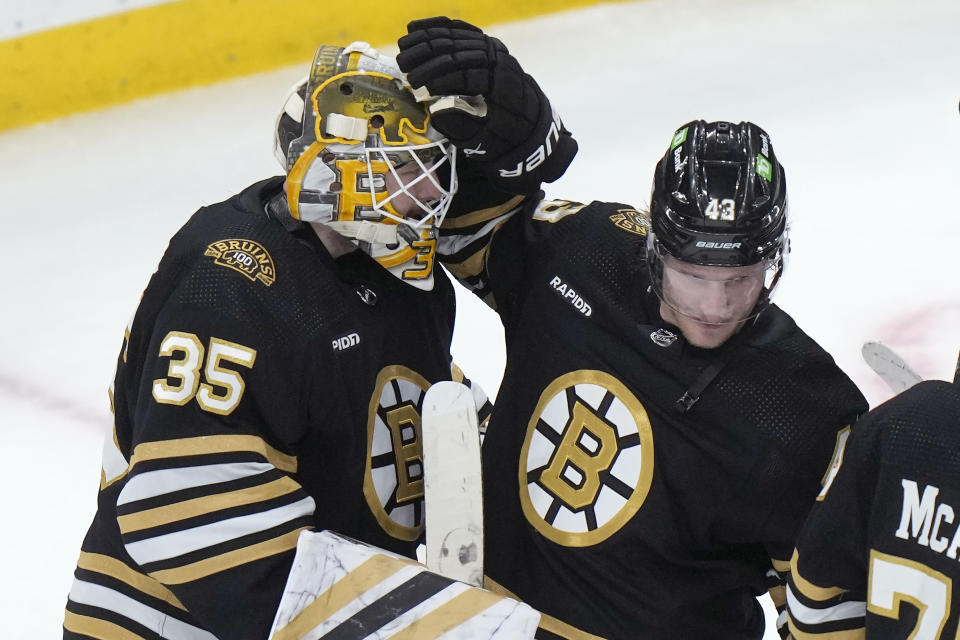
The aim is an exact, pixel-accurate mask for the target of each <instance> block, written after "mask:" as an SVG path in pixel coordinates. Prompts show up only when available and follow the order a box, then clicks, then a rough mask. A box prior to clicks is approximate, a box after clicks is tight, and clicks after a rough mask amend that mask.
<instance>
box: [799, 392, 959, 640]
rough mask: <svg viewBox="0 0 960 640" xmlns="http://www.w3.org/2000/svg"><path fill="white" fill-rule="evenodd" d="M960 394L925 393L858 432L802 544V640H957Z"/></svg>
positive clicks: (868, 420)
mask: <svg viewBox="0 0 960 640" xmlns="http://www.w3.org/2000/svg"><path fill="white" fill-rule="evenodd" d="M958 554H960V387H958V386H957V385H952V384H949V383H946V382H940V381H930V382H922V383H920V384H917V385H916V386H914V387H912V388H910V389H909V390H907V391H905V392H904V393H902V394H900V395H899V396H897V397H895V398H893V399H892V400H890V401H888V402H886V403H885V404H882V405H880V406H879V407H877V408H876V409H874V410H873V411H872V412H871V413H870V414H868V415H867V416H866V417H864V418H863V419H862V420H861V421H860V422H859V423H858V424H857V426H856V428H855V429H854V431H853V435H852V436H851V437H850V439H849V442H848V443H847V445H846V448H845V453H844V455H843V458H842V465H841V466H840V467H839V471H838V472H837V473H836V474H835V479H834V480H833V482H832V483H831V484H830V485H829V486H828V488H827V490H825V491H824V495H822V496H820V500H819V501H818V503H817V505H816V506H815V507H814V509H813V511H812V512H811V514H810V518H809V520H808V521H807V524H806V525H805V526H804V529H803V534H802V535H801V536H800V539H799V541H798V542H797V551H796V555H795V556H794V558H793V564H794V567H795V569H794V573H793V575H792V580H791V584H790V592H789V596H788V605H789V611H790V626H791V629H792V630H793V631H794V634H795V635H796V636H797V637H798V638H845V639H847V638H849V639H854V638H863V637H864V636H866V638H867V639H868V640H907V639H908V638H910V639H912V640H921V639H928V640H937V639H949V640H953V639H954V638H956V637H958V636H957V634H958V619H960V560H958Z"/></svg>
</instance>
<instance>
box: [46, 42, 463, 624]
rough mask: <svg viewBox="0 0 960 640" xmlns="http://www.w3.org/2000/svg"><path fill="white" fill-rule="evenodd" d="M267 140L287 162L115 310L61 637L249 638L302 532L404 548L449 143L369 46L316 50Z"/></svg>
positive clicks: (438, 278) (183, 233) (438, 355)
mask: <svg viewBox="0 0 960 640" xmlns="http://www.w3.org/2000/svg"><path fill="white" fill-rule="evenodd" d="M277 142H278V144H277V151H278V153H279V156H280V160H281V162H282V163H283V165H284V167H285V168H286V170H287V172H286V176H285V177H277V178H271V179H268V180H265V181H262V182H259V183H257V184H254V185H252V186H251V187H249V188H247V189H246V190H244V191H243V192H242V193H240V194H238V195H236V196H234V197H232V198H230V199H229V200H227V201H225V202H222V203H219V204H215V205H211V206H208V207H204V208H202V209H200V210H199V211H198V212H197V213H196V214H194V215H193V216H192V217H191V218H190V220H189V221H188V222H187V223H186V224H185V225H184V226H183V228H182V229H181V230H180V231H179V232H178V233H177V234H176V235H175V236H174V237H173V238H172V240H171V241H170V244H169V247H168V249H167V251H166V253H165V254H164V256H163V258H162V260H161V262H160V265H159V267H158V269H157V271H156V273H155V274H154V275H153V277H152V278H151V280H150V282H149V284H148V286H147V288H146V290H145V291H144V293H143V297H142V299H141V301H140V305H139V308H138V309H137V311H136V314H135V315H134V317H133V319H132V321H131V323H130V325H129V326H128V327H127V331H126V333H125V336H124V342H123V346H122V349H121V353H120V355H119V357H118V361H117V372H116V377H115V381H114V384H113V385H112V389H111V401H112V408H113V411H114V416H115V424H114V431H113V434H112V437H110V438H108V439H107V442H106V444H105V449H104V457H103V469H102V473H101V478H100V493H99V499H98V510H97V513H96V515H95V517H94V521H93V523H92V525H91V527H90V529H89V532H88V534H87V536H86V538H85V540H84V542H83V546H82V551H81V554H80V559H79V562H78V565H77V569H76V573H75V581H74V583H73V586H72V588H71V590H70V594H69V599H68V602H67V605H66V614H65V620H64V638H111V639H112V638H135V637H136V638H196V639H201V638H214V637H216V638H222V639H224V640H226V639H229V640H237V639H244V638H256V639H258V640H259V639H261V638H265V637H266V635H267V633H268V631H269V629H270V625H271V622H272V620H273V618H274V615H275V613H276V609H277V605H278V603H279V601H280V595H281V592H282V589H283V586H284V583H285V581H286V578H287V574H288V571H289V569H290V566H291V562H292V558H293V549H294V548H295V546H296V543H297V536H298V534H299V533H300V532H301V531H302V530H304V529H330V530H333V531H336V532H338V533H340V534H344V535H347V536H350V537H353V538H356V539H361V540H364V541H366V542H368V543H371V544H373V545H376V546H378V547H382V548H386V549H388V550H392V551H394V552H397V553H401V554H405V555H408V556H412V555H413V554H414V551H415V546H416V544H417V541H418V539H419V538H420V537H421V532H422V527H423V506H422V504H423V476H422V468H421V448H420V447H421V445H420V415H419V411H420V405H421V402H422V396H423V394H424V391H425V390H426V388H427V387H428V386H429V385H430V384H431V383H432V382H434V381H438V380H448V379H450V378H451V361H450V353H449V347H450V340H451V334H452V331H453V320H454V294H453V290H452V285H451V283H450V281H449V280H448V278H447V277H446V276H445V274H444V273H443V272H442V270H440V269H438V268H436V267H435V262H434V260H435V252H436V242H437V238H436V229H437V227H438V225H439V223H440V222H441V221H442V220H443V218H444V215H445V213H446V211H447V208H448V206H449V203H450V201H451V197H452V195H453V193H454V191H455V185H456V173H455V171H454V169H455V167H454V162H455V157H454V151H453V147H452V146H451V145H450V144H449V143H448V141H447V140H446V139H445V138H444V137H443V136H442V135H440V134H439V133H438V132H437V131H436V130H435V129H434V128H433V127H432V126H431V123H430V114H429V112H428V111H427V109H426V107H425V106H424V105H421V104H418V103H417V102H416V100H415V99H414V97H413V94H412V92H411V90H410V88H409V86H408V85H406V84H405V83H404V82H403V80H402V76H401V74H400V72H399V70H398V69H397V67H396V63H395V61H394V60H393V59H392V58H389V57H386V56H383V55H381V54H379V53H377V52H376V51H375V50H373V49H371V48H370V47H369V46H368V45H366V44H365V43H354V44H352V45H349V46H347V47H337V46H321V47H320V48H319V49H318V50H317V53H316V56H315V58H314V60H313V63H312V66H311V68H310V73H309V76H308V79H307V81H306V82H305V83H304V84H302V85H300V86H299V87H298V88H297V89H296V90H295V91H294V92H293V93H292V94H291V95H290V97H289V98H288V100H287V102H286V104H285V108H284V111H283V113H282V114H281V116H280V118H279V120H278V122H277Z"/></svg>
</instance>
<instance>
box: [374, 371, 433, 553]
mask: <svg viewBox="0 0 960 640" xmlns="http://www.w3.org/2000/svg"><path fill="white" fill-rule="evenodd" d="M429 387H430V383H429V382H428V381H427V380H426V379H425V378H424V377H423V376H421V375H420V374H418V373H416V372H414V371H411V370H410V369H407V368H406V367H403V366H400V365H392V366H389V367H385V368H384V369H383V370H382V371H381V372H380V374H379V375H378V376H377V382H376V385H375V386H374V391H373V396H372V397H371V398H370V411H369V417H368V421H367V468H366V473H365V475H364V480H363V494H364V496H365V497H366V499H367V505H368V506H369V507H370V510H371V511H372V512H373V515H374V517H376V519H377V522H379V523H380V526H381V527H383V530H384V531H386V532H387V533H388V534H390V535H391V536H392V537H394V538H397V539H399V540H406V541H413V540H416V539H417V538H419V537H420V534H421V533H422V532H423V439H422V430H421V422H420V415H421V410H422V408H423V395H424V393H426V390H427V389H428V388H429Z"/></svg>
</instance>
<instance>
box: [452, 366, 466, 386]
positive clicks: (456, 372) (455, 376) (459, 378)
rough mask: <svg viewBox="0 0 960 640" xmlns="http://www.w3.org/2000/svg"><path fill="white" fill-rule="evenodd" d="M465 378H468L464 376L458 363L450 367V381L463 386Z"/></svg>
mask: <svg viewBox="0 0 960 640" xmlns="http://www.w3.org/2000/svg"><path fill="white" fill-rule="evenodd" d="M465 377H466V376H464V375H463V369H461V368H460V367H458V366H457V363H456V362H454V363H453V364H451V365H450V379H451V380H453V381H454V382H459V383H460V384H463V379H464V378H465Z"/></svg>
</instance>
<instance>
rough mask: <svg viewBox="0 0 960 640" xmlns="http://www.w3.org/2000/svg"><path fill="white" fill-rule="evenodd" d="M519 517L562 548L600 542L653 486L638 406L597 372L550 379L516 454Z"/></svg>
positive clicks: (648, 441) (648, 435)
mask: <svg viewBox="0 0 960 640" xmlns="http://www.w3.org/2000/svg"><path fill="white" fill-rule="evenodd" d="M519 478H520V503H521V506H522V508H523V513H524V516H526V518H527V521H528V522H529V523H530V524H531V525H533V527H534V528H535V529H537V531H539V532H540V533H541V534H542V535H543V536H544V537H546V538H547V539H549V540H551V541H553V542H555V543H557V544H561V545H564V546H568V547H585V546H590V545H594V544H597V543H600V542H602V541H604V540H606V539H607V538H609V537H610V536H611V535H613V534H614V533H616V532H617V531H618V530H620V528H621V527H622V526H623V525H624V524H626V523H627V522H628V521H629V520H630V519H631V518H632V517H633V516H634V514H635V513H636V512H637V510H638V509H640V507H641V505H642V504H643V502H644V500H645V499H646V497H647V493H648V492H649V490H650V484H651V482H652V480H653V431H652V429H651V427H650V420H649V418H648V417H647V412H646V410H645V409H644V407H643V405H642V404H641V403H640V401H639V400H637V398H636V397H635V396H634V395H633V393H631V392H630V390H629V389H627V387H626V386H624V385H623V383H621V382H620V381H619V380H617V379H616V378H614V377H613V376H611V375H610V374H607V373H604V372H602V371H590V370H581V371H574V372H572V373H568V374H565V375H563V376H560V377H559V378H557V379H556V380H554V381H553V382H552V383H551V384H550V386H548V387H547V389H546V390H545V391H544V392H543V394H541V396H540V402H539V403H538V404H537V408H536V409H535V411H534V413H533V416H532V417H531V419H530V423H529V424H528V426H527V434H526V438H525V440H524V443H523V448H522V450H521V454H520V468H519Z"/></svg>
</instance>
